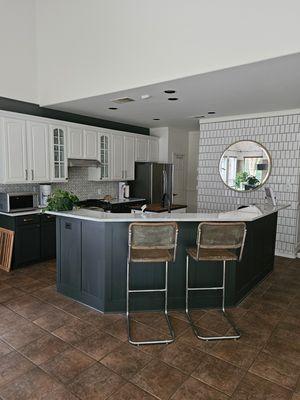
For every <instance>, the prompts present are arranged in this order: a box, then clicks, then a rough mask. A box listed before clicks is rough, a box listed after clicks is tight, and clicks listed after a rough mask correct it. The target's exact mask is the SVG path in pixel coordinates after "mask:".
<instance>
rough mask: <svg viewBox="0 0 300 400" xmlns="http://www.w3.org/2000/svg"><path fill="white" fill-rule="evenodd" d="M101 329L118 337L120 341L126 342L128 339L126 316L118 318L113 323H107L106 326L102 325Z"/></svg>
mask: <svg viewBox="0 0 300 400" xmlns="http://www.w3.org/2000/svg"><path fill="white" fill-rule="evenodd" d="M103 330H104V331H105V332H107V333H109V334H110V335H112V336H114V337H116V338H118V339H119V340H121V341H122V342H127V340H128V336H127V319H126V318H121V319H118V320H117V321H116V322H114V323H113V324H109V325H107V326H106V327H104V328H103Z"/></svg>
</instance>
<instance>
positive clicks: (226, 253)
mask: <svg viewBox="0 0 300 400" xmlns="http://www.w3.org/2000/svg"><path fill="white" fill-rule="evenodd" d="M246 232H247V229H246V224H245V223H244V222H225V223H224V222H223V223H222V222H202V223H200V224H199V225H198V232H197V241H196V247H191V248H188V249H187V256H186V293H185V294H186V298H185V311H186V315H187V318H188V320H189V322H190V324H191V326H192V328H193V331H194V333H195V335H196V336H197V338H198V339H202V340H222V339H239V338H240V337H241V335H240V333H239V331H238V329H237V328H236V327H235V325H234V323H233V322H232V321H231V320H230V318H229V317H228V315H227V314H226V311H225V286H226V261H241V259H242V256H243V250H244V244H245V239H246ZM238 249H239V255H237V254H236V250H238ZM189 257H192V258H193V259H194V260H195V261H223V278H222V281H223V283H222V286H216V287H208V288H207V287H206V288H198V287H190V286H189ZM201 290H222V314H223V316H224V317H225V318H226V319H227V321H228V323H229V324H230V325H231V327H232V328H233V330H234V332H235V334H234V335H228V336H202V335H201V334H200V333H199V330H198V328H197V327H196V326H195V324H194V322H193V320H192V318H191V316H190V313H189V292H190V291H201Z"/></svg>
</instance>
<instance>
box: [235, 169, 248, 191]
mask: <svg viewBox="0 0 300 400" xmlns="http://www.w3.org/2000/svg"><path fill="white" fill-rule="evenodd" d="M247 178H248V172H246V171H242V172H239V173H238V174H237V175H236V178H235V186H236V187H238V188H239V187H241V183H242V182H247Z"/></svg>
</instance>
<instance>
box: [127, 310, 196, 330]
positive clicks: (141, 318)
mask: <svg viewBox="0 0 300 400" xmlns="http://www.w3.org/2000/svg"><path fill="white" fill-rule="evenodd" d="M132 319H133V320H135V321H137V322H140V323H142V324H144V325H147V326H149V327H151V328H152V329H155V330H158V331H161V332H164V333H168V332H169V328H168V324H167V321H166V318H165V316H164V313H163V312H143V313H134V314H133V315H132ZM170 321H171V324H172V327H173V329H174V332H175V334H176V335H180V334H181V333H182V332H184V331H185V330H186V329H188V328H189V323H188V322H187V321H185V320H183V319H182V318H175V317H174V316H171V315H170Z"/></svg>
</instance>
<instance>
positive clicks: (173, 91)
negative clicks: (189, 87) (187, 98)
mask: <svg viewBox="0 0 300 400" xmlns="http://www.w3.org/2000/svg"><path fill="white" fill-rule="evenodd" d="M164 92H165V93H167V94H173V93H176V90H173V89H168V90H164Z"/></svg>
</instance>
